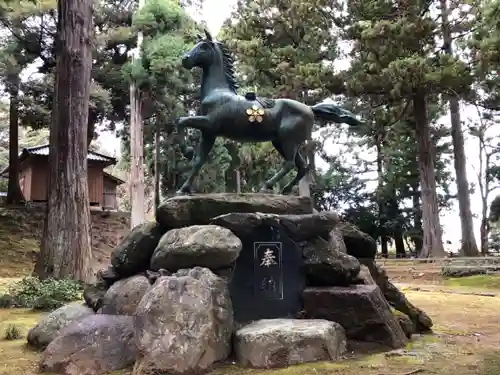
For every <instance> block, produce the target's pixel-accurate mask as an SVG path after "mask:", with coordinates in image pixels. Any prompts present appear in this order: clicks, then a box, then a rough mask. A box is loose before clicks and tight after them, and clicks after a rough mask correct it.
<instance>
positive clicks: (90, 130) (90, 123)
mask: <svg viewBox="0 0 500 375" xmlns="http://www.w3.org/2000/svg"><path fill="white" fill-rule="evenodd" d="M96 122H97V112H96V111H94V110H93V109H90V110H89V117H88V120H87V149H88V148H89V147H90V144H91V143H92V140H93V139H94V132H95V123H96Z"/></svg>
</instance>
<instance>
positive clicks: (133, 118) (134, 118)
mask: <svg viewBox="0 0 500 375" xmlns="http://www.w3.org/2000/svg"><path fill="white" fill-rule="evenodd" d="M143 5H144V0H139V8H141V7H142V6H143ZM141 44H142V34H141V33H140V32H139V35H138V37H137V49H136V53H135V54H134V56H133V60H136V59H138V58H139V57H140V51H141ZM144 194H145V187H144V127H143V121H142V97H141V92H140V90H139V88H138V87H137V86H136V84H135V82H133V83H132V84H131V85H130V200H131V205H132V210H131V211H132V213H131V220H130V225H131V227H132V228H134V227H136V226H137V225H139V224H142V223H144V221H145V220H146V217H145V212H144V207H145V197H144Z"/></svg>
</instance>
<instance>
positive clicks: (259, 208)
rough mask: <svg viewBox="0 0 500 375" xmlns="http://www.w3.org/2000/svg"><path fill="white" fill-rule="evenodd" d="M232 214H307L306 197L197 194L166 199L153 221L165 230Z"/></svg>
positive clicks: (208, 221) (307, 200)
mask: <svg viewBox="0 0 500 375" xmlns="http://www.w3.org/2000/svg"><path fill="white" fill-rule="evenodd" d="M232 212H263V213H269V214H293V215H300V214H310V213H312V201H311V198H309V197H298V196H291V195H270V194H231V193H229V194H200V195H188V196H178V197H173V198H169V199H167V200H166V201H164V202H163V203H162V204H160V206H159V207H158V208H157V210H156V220H157V221H158V223H160V224H161V225H162V226H163V227H164V228H169V229H170V228H181V227H186V226H189V225H205V224H209V223H210V220H211V219H212V218H214V217H216V216H220V215H225V214H229V213H232Z"/></svg>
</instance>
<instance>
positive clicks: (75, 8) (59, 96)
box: [35, 0, 93, 282]
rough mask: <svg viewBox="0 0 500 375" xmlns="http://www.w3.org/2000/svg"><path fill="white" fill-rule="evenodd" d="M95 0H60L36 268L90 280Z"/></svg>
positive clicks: (39, 271)
mask: <svg viewBox="0 0 500 375" xmlns="http://www.w3.org/2000/svg"><path fill="white" fill-rule="evenodd" d="M92 5H93V1H92V0H59V1H58V4H57V10H58V11H57V15H58V22H57V40H56V46H57V64H56V82H55V95H54V107H53V110H52V124H51V127H50V151H49V185H48V205H47V216H46V219H45V224H44V230H43V237H42V242H41V246H40V254H39V256H38V259H37V262H36V266H35V273H36V274H37V275H38V276H40V277H41V278H48V277H53V278H58V279H62V278H72V279H76V280H81V281H86V282H88V281H89V278H90V275H91V270H90V261H91V257H92V251H91V235H90V228H91V226H90V208H89V192H88V185H87V121H88V114H89V112H88V107H89V96H90V74H91V69H92V40H91V39H92V32H93V27H92Z"/></svg>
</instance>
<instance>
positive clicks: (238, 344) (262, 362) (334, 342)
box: [234, 319, 346, 368]
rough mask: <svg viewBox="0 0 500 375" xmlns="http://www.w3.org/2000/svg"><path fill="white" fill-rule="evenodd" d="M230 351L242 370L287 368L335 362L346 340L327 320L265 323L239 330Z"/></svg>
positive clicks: (261, 321) (271, 320) (338, 327)
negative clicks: (245, 367) (232, 349)
mask: <svg viewBox="0 0 500 375" xmlns="http://www.w3.org/2000/svg"><path fill="white" fill-rule="evenodd" d="M234 350H235V354H236V358H237V360H238V362H239V363H240V364H241V365H243V366H247V367H256V368H273V367H274V368H276V367H287V366H291V365H297V364H300V363H306V362H315V361H334V360H337V359H339V358H340V357H341V356H342V355H343V354H344V353H345V351H346V336H345V332H344V329H343V328H342V327H341V326H340V325H339V324H337V323H334V322H329V321H327V320H297V319H266V320H258V321H256V322H254V323H251V324H249V325H247V326H245V327H243V328H241V329H239V330H238V331H237V332H236V335H235V340H234Z"/></svg>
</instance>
